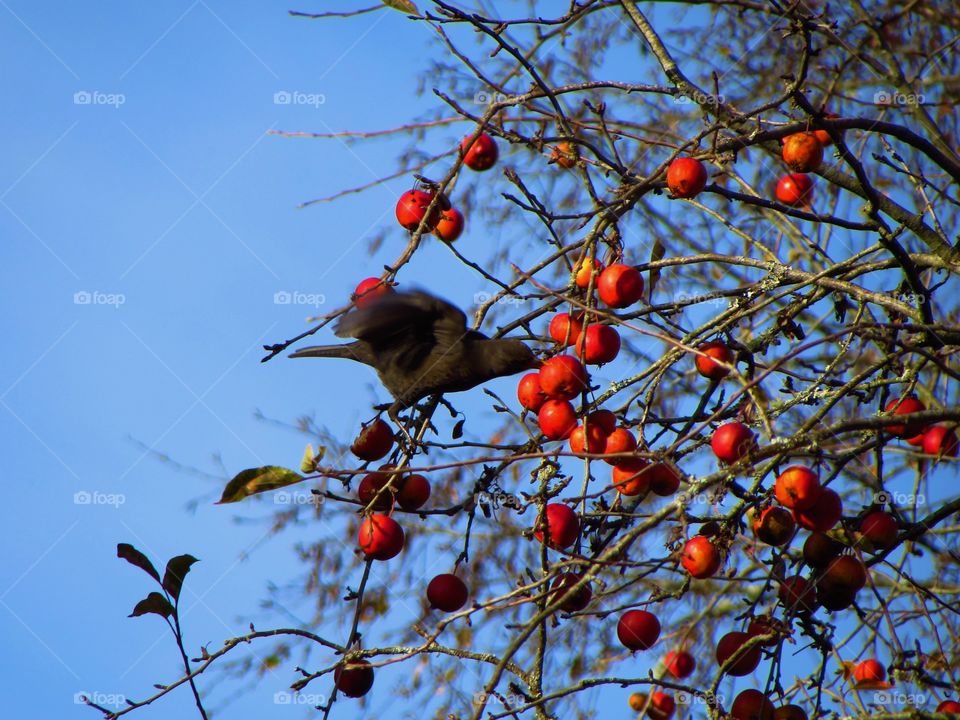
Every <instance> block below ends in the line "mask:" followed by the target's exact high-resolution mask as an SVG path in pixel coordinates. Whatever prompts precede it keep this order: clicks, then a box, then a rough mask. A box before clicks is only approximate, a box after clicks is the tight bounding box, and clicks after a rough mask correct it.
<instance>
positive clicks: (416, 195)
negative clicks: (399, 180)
mask: <svg viewBox="0 0 960 720" xmlns="http://www.w3.org/2000/svg"><path fill="white" fill-rule="evenodd" d="M431 202H433V194H432V193H428V192H424V191H423V190H407V192H405V193H404V194H403V195H401V196H400V199H399V200H397V209H396V214H397V222H398V223H400V225H402V226H403V227H405V228H406V229H407V230H409V231H410V232H413V231H414V230H416V229H417V228H418V227H419V226H420V222H421V221H422V220H423V219H424V217H426V216H427V208H428V207H430V203H431ZM442 212H443V209H442V208H441V207H440V203H437V204H436V205H434V207H433V211H432V212H431V213H430V216H429V217H428V218H427V221H426V226H425V228H424V230H425V232H431V231H432V230H433V229H434V228H435V227H436V226H437V223H438V222H439V221H440V213H442Z"/></svg>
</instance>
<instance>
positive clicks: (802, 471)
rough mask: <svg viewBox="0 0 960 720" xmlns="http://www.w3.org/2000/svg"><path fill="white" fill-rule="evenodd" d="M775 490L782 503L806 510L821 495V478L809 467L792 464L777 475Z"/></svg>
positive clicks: (789, 506) (792, 507) (793, 508)
mask: <svg viewBox="0 0 960 720" xmlns="http://www.w3.org/2000/svg"><path fill="white" fill-rule="evenodd" d="M773 491H774V494H775V495H776V496H777V501H778V502H779V503H780V504H781V505H783V506H785V507H788V508H790V509H792V510H806V509H808V508H811V507H813V505H814V503H816V502H817V498H819V497H820V478H818V477H817V475H816V473H814V472H813V470H810V469H809V468H805V467H803V466H802V465H791V466H790V467H788V468H787V469H786V470H784V471H783V472H782V473H780V475H779V477H777V482H776V484H775V485H774V488H773Z"/></svg>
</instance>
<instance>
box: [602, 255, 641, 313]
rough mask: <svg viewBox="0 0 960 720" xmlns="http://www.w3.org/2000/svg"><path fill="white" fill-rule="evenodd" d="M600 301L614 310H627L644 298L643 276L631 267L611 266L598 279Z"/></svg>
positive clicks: (621, 264)
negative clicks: (626, 308)
mask: <svg viewBox="0 0 960 720" xmlns="http://www.w3.org/2000/svg"><path fill="white" fill-rule="evenodd" d="M597 292H599V293H600V299H601V300H603V302H605V303H606V304H607V305H609V306H610V307H612V308H625V307H627V306H629V305H633V304H634V303H635V302H636V301H637V300H639V299H640V298H641V297H643V276H642V275H641V274H640V272H639V271H638V270H637V269H636V268H635V267H632V266H630V265H624V264H623V263H617V264H615V265H611V266H610V267H608V268H607V269H606V270H604V271H603V272H602V273H600V277H599V278H598V279H597Z"/></svg>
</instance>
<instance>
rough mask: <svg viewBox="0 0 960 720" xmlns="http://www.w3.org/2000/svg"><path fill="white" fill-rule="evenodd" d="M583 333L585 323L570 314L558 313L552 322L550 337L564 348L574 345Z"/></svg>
mask: <svg viewBox="0 0 960 720" xmlns="http://www.w3.org/2000/svg"><path fill="white" fill-rule="evenodd" d="M582 331H583V322H582V321H581V320H579V319H577V318H574V317H571V316H570V313H565V312H564V313H557V314H556V315H554V316H553V318H552V319H551V320H550V337H552V338H553V339H554V340H555V341H556V342H558V343H560V344H561V345H562V346H563V347H567V346H570V345H573V344H574V343H576V342H577V338H579V337H580V333H581V332H582Z"/></svg>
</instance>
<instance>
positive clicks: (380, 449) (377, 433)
mask: <svg viewBox="0 0 960 720" xmlns="http://www.w3.org/2000/svg"><path fill="white" fill-rule="evenodd" d="M392 447H393V432H391V430H390V426H389V425H387V424H386V423H385V422H384V421H383V420H381V419H380V418H377V419H376V420H374V421H373V422H372V423H370V424H369V425H367V426H366V427H364V428H363V429H362V430H361V431H360V434H359V435H358V436H357V438H356V440H354V441H353V444H352V445H351V446H350V452H352V453H353V454H354V455H356V456H357V457H358V458H360V459H361V460H379V459H380V458H382V457H383V456H384V455H386V454H387V453H388V452H390V448H392Z"/></svg>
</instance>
